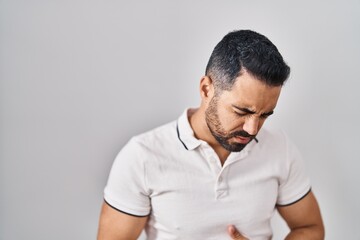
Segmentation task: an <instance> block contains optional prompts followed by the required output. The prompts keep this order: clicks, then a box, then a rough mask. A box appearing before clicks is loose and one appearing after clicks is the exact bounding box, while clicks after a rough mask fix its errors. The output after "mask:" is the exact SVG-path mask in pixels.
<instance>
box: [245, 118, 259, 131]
mask: <svg viewBox="0 0 360 240" xmlns="http://www.w3.org/2000/svg"><path fill="white" fill-rule="evenodd" d="M259 123H260V121H259V118H257V117H254V116H251V117H249V118H248V119H246V120H245V122H244V125H243V130H244V131H246V132H247V133H248V134H250V135H256V134H257V133H258V130H259Z"/></svg>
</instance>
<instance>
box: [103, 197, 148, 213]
mask: <svg viewBox="0 0 360 240" xmlns="http://www.w3.org/2000/svg"><path fill="white" fill-rule="evenodd" d="M104 202H105V203H106V204H107V205H108V206H109V207H111V208H113V209H115V210H116V211H118V212H121V213H125V214H127V215H129V216H132V217H147V216H149V215H150V214H147V215H144V216H141V215H135V214H131V213H127V212H124V211H121V210H120V209H118V208H116V207H114V206H112V205H111V204H110V203H108V202H107V201H106V200H105V199H104Z"/></svg>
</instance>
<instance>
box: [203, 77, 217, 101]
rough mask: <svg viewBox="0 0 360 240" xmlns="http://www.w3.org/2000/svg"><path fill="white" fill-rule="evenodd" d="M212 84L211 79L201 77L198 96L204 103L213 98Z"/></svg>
mask: <svg viewBox="0 0 360 240" xmlns="http://www.w3.org/2000/svg"><path fill="white" fill-rule="evenodd" d="M214 91H215V89H214V84H213V81H212V80H211V78H209V77H208V76H203V77H202V78H201V80H200V96H201V98H202V99H203V100H204V101H206V100H208V99H211V98H212V97H213V96H214V93H215V92H214Z"/></svg>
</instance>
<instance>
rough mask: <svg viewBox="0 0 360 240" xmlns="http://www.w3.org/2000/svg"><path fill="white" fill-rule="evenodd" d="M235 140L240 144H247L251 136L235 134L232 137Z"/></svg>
mask: <svg viewBox="0 0 360 240" xmlns="http://www.w3.org/2000/svg"><path fill="white" fill-rule="evenodd" d="M234 140H235V142H237V143H241V144H247V143H249V142H250V140H251V138H250V137H239V136H236V137H234Z"/></svg>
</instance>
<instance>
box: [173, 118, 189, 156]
mask: <svg viewBox="0 0 360 240" xmlns="http://www.w3.org/2000/svg"><path fill="white" fill-rule="evenodd" d="M176 132H177V136H178V138H179V140H180V142H181V143H182V145H184V148H185V149H186V150H189V149H188V148H187V146H186V145H185V143H184V142H183V141H182V140H181V137H180V132H179V123H178V122H177V123H176Z"/></svg>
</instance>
